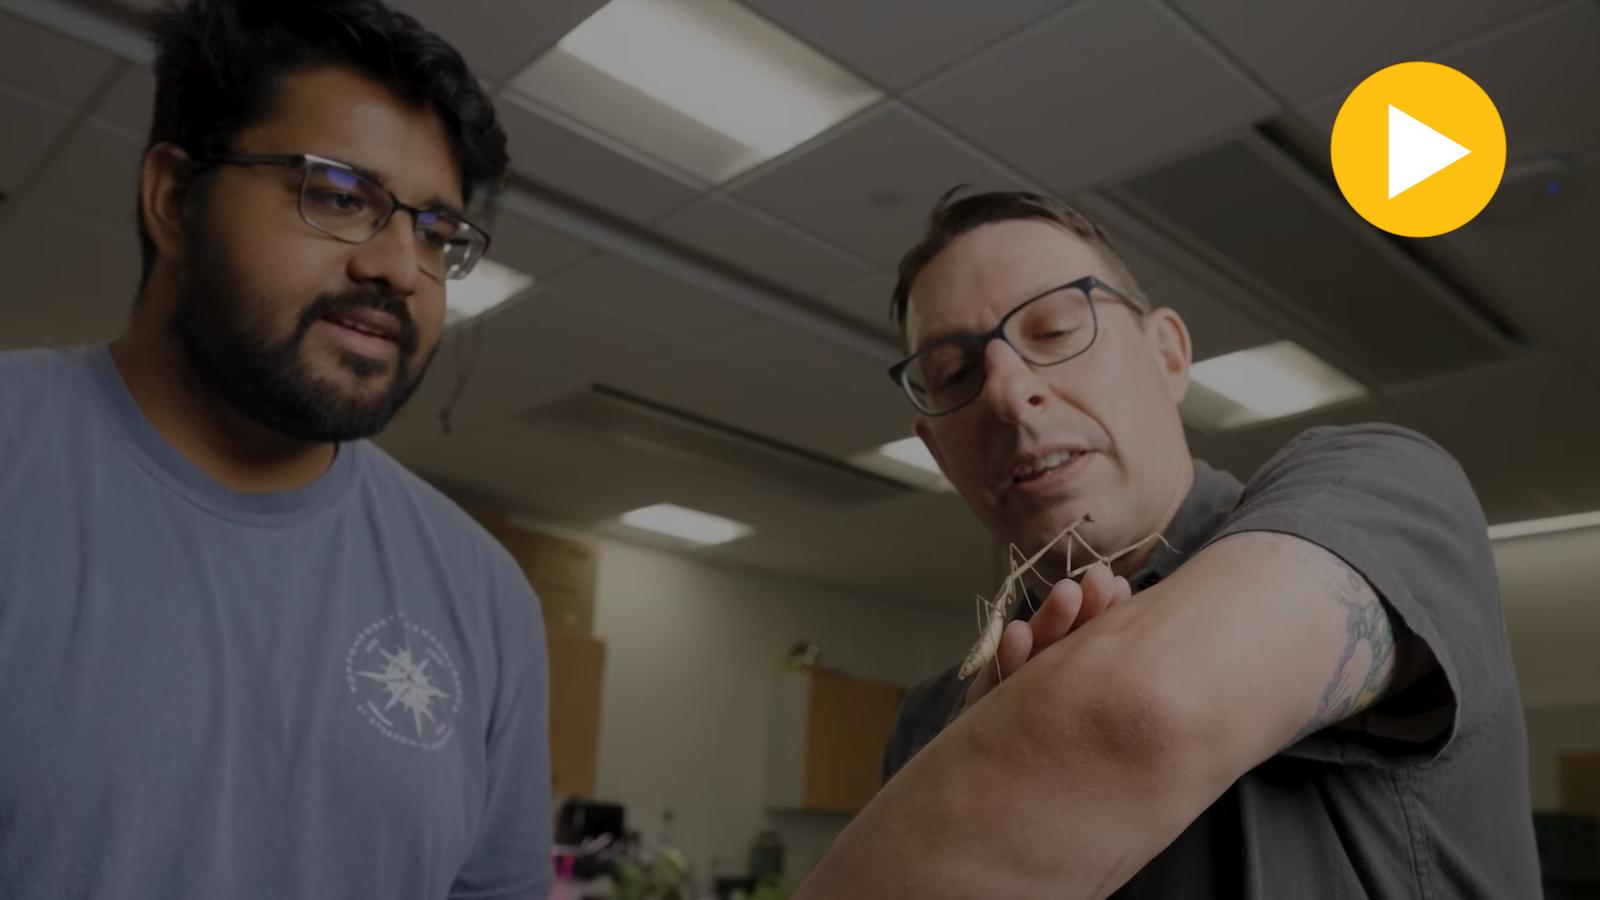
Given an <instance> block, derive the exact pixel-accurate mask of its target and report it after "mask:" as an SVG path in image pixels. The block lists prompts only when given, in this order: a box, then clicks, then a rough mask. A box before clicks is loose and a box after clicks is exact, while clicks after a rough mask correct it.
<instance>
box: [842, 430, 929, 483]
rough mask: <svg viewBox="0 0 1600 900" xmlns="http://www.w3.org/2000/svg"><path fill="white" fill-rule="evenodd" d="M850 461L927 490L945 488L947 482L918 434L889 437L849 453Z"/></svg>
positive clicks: (871, 470)
mask: <svg viewBox="0 0 1600 900" xmlns="http://www.w3.org/2000/svg"><path fill="white" fill-rule="evenodd" d="M850 462H851V463H852V464H854V465H857V466H860V467H861V468H863V469H866V470H867V471H869V472H876V473H878V474H879V475H884V476H887V477H889V478H893V479H895V480H897V481H902V482H905V483H906V484H910V485H913V486H915V487H919V488H922V489H924V490H930V491H947V490H950V489H951V485H950V482H949V481H948V480H946V479H945V477H944V473H943V472H941V471H939V463H938V462H936V461H935V460H934V458H933V454H932V453H929V452H928V446H927V445H926V444H924V443H923V442H922V439H921V438H918V437H908V438H903V439H901V440H898V441H891V442H890V443H887V444H884V445H883V446H882V447H878V448H877V449H875V450H868V451H867V452H865V453H860V454H857V455H856V456H853V457H851V459H850Z"/></svg>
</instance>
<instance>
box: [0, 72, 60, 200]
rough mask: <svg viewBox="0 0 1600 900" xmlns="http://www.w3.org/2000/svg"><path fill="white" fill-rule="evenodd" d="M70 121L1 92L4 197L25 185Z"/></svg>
mask: <svg viewBox="0 0 1600 900" xmlns="http://www.w3.org/2000/svg"><path fill="white" fill-rule="evenodd" d="M67 122H68V116H67V115H66V114H65V113H63V112H59V111H57V110H54V109H50V108H48V107H45V106H42V105H40V104H38V103H34V102H33V101H31V100H24V99H22V98H21V97H18V96H15V95H13V94H11V93H8V92H6V91H4V90H0V123H4V125H3V127H0V194H10V193H13V192H15V191H16V190H17V188H19V187H21V186H22V183H23V182H24V181H25V180H26V179H27V178H28V176H30V175H32V174H33V171H34V169H35V168H37V167H38V165H39V164H40V163H41V162H43V161H44V154H45V151H47V150H49V149H50V146H51V144H53V143H55V140H56V137H57V136H58V135H60V134H61V129H62V128H64V127H66V124H67Z"/></svg>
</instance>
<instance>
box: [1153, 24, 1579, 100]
mask: <svg viewBox="0 0 1600 900" xmlns="http://www.w3.org/2000/svg"><path fill="white" fill-rule="evenodd" d="M1174 2H1175V5H1176V6H1178V8H1180V9H1181V10H1182V11H1183V12H1184V13H1185V14H1187V15H1189V16H1190V17H1191V18H1193V19H1194V21H1195V22H1196V23H1197V24H1198V25H1199V26H1200V27H1201V28H1202V29H1204V30H1205V31H1206V32H1207V33H1208V34H1210V35H1211V36H1212V37H1214V38H1216V39H1217V40H1218V42H1220V43H1221V44H1222V45H1223V46H1225V47H1227V48H1228V49H1229V50H1230V51H1231V52H1232V53H1233V55H1234V56H1235V57H1237V58H1238V59H1239V61H1240V62H1241V63H1243V64H1244V65H1245V67H1246V68H1248V69H1250V70H1251V71H1252V72H1254V73H1255V74H1256V75H1259V76H1260V77H1261V78H1262V79H1263V80H1264V81H1265V82H1266V83H1267V84H1268V85H1270V86H1271V87H1272V88H1273V89H1274V90H1276V91H1277V92H1278V93H1279V94H1281V95H1282V96H1283V97H1284V98H1286V99H1287V100H1288V101H1289V102H1291V103H1300V102H1303V101H1306V100H1310V99H1312V98H1314V97H1316V96H1317V95H1319V94H1321V93H1323V92H1325V91H1329V90H1333V89H1334V88H1337V87H1340V86H1341V85H1346V84H1354V83H1356V82H1359V81H1361V80H1362V79H1364V78H1366V77H1367V76H1368V75H1371V74H1372V73H1374V72H1376V71H1378V70H1379V69H1382V68H1385V67H1387V66H1391V65H1394V64H1396V63H1401V62H1406V61H1408V60H1413V59H1421V58H1424V57H1425V56H1426V54H1428V53H1431V52H1434V51H1437V50H1438V49H1439V48H1441V47H1445V46H1448V45H1450V44H1453V43H1456V42H1458V41H1460V40H1462V39H1464V38H1467V37H1469V36H1471V35H1473V34H1477V33H1478V32H1481V31H1484V30H1485V29H1488V28H1491V27H1493V26H1495V25H1497V24H1500V23H1502V22H1505V21H1507V20H1509V19H1512V18H1515V17H1516V16H1519V15H1523V14H1526V13H1527V12H1529V11H1530V10H1532V9H1534V8H1536V7H1537V6H1539V5H1540V3H1539V0H1409V2H1406V3H1329V2H1316V3H1304V2H1302V3H1261V2H1259V0H1174ZM1543 2H1545V3H1548V2H1549V0H1543Z"/></svg>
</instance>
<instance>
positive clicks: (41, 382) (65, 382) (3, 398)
mask: <svg viewBox="0 0 1600 900" xmlns="http://www.w3.org/2000/svg"><path fill="white" fill-rule="evenodd" d="M81 352H82V351H77V350H7V351H4V352H0V415H4V414H5V413H7V412H15V411H16V410H19V409H21V408H22V407H24V406H30V405H32V404H33V403H34V402H35V401H37V400H39V399H42V398H45V397H47V396H48V395H49V394H52V393H59V392H61V391H64V390H66V389H68V388H69V387H71V386H72V385H73V384H74V383H75V382H76V376H77V369H78V366H79V365H80V363H81Z"/></svg>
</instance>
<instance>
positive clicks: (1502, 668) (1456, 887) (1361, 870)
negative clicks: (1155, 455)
mask: <svg viewBox="0 0 1600 900" xmlns="http://www.w3.org/2000/svg"><path fill="white" fill-rule="evenodd" d="M1244 531H1270V532H1279V533H1284V534H1291V535H1295V536H1297V537H1301V538H1304V539H1306V540H1308V541H1311V542H1312V543H1315V544H1318V545H1320V546H1322V547H1324V548H1326V549H1327V550H1329V551H1331V552H1333V553H1334V554H1335V555H1337V556H1339V557H1340V558H1341V559H1343V560H1344V561H1345V562H1346V563H1348V564H1349V565H1351V566H1352V567H1354V568H1355V569H1356V570H1357V571H1359V572H1361V574H1362V575H1364V576H1366V578H1367V580H1368V581H1370V582H1371V583H1372V585H1373V587H1374V588H1376V589H1377V591H1378V593H1379V595H1380V596H1381V597H1382V598H1383V600H1384V603H1385V604H1386V605H1387V607H1388V609H1389V611H1390V613H1391V620H1392V621H1393V623H1394V625H1395V628H1396V630H1397V632H1401V631H1404V632H1409V633H1411V634H1412V635H1414V636H1416V638H1418V639H1419V640H1420V641H1421V643H1422V644H1424V645H1426V647H1427V648H1428V649H1429V650H1430V651H1432V653H1433V655H1434V657H1435V658H1436V659H1437V660H1438V662H1439V670H1438V671H1436V672H1435V673H1434V674H1432V675H1430V676H1427V677H1425V678H1423V679H1422V680H1421V681H1419V682H1418V683H1416V684H1414V685H1413V686H1411V687H1410V688H1408V689H1407V690H1405V691H1403V692H1401V693H1399V694H1397V695H1395V696H1392V697H1390V698H1388V699H1386V700H1385V701H1383V702H1382V703H1380V704H1378V705H1377V706H1375V707H1373V708H1372V709H1370V710H1368V711H1367V712H1366V713H1363V714H1362V715H1360V716H1358V717H1357V718H1356V719H1355V720H1353V721H1350V722H1347V723H1345V724H1343V725H1340V726H1336V727H1333V728H1328V729H1324V730H1323V731H1321V732H1319V733H1317V734H1313V735H1311V736H1309V737H1307V738H1305V739H1304V740H1302V741H1300V742H1299V743H1297V744H1295V745H1294V746H1292V747H1289V748H1287V749H1286V750H1284V751H1283V752H1282V753H1280V754H1278V755H1277V756H1274V757H1272V758H1271V759H1269V760H1268V761H1267V762H1265V763H1263V764H1262V765H1260V766H1258V767H1257V768H1255V769H1253V770H1251V771H1250V772H1248V773H1246V774H1245V775H1244V776H1243V777H1242V778H1240V779H1239V780H1238V781H1237V782H1235V783H1234V785H1233V786H1232V787H1231V788H1230V789H1229V790H1228V791H1227V792H1226V793H1225V794H1224V795H1223V796H1222V797H1221V799H1219V800H1218V801H1217V802H1216V803H1215V804H1213V805H1212V806H1211V808H1210V809H1209V810H1207V811H1206V812H1205V813H1204V814H1202V815H1201V816H1200V817H1199V818H1198V819H1197V820H1196V821H1195V822H1194V823H1193V824H1192V825H1191V826H1190V827H1189V828H1188V829H1187V830H1185V831H1184V832H1183V833H1182V834H1181V835H1179V837H1178V838H1177V839H1176V840H1175V841H1174V842H1173V843H1172V844H1171V845H1169V846H1168V847H1167V848H1166V849H1165V850H1163V851H1162V852H1161V853H1160V854H1159V855H1158V856H1156V857H1155V858H1154V859H1153V860H1151V861H1150V863H1149V864H1148V865H1146V866H1145V868H1143V869H1142V870H1140V871H1139V873H1138V874H1136V875H1135V876H1134V877H1133V879H1132V880H1131V881H1129V882H1128V884H1126V885H1124V886H1123V887H1122V889H1121V890H1119V891H1117V892H1116V893H1115V894H1113V895H1112V896H1113V897H1114V898H1118V900H1145V898H1161V900H1209V898H1233V897H1244V898H1251V900H1281V898H1285V897H1294V898H1297V900H1299V898H1330V900H1331V898H1340V900H1344V898H1372V900H1377V898H1386V900H1387V898H1408V900H1410V898H1423V900H1426V898H1452V900H1454V898H1515V900H1523V898H1536V897H1539V896H1540V894H1541V889H1540V885H1539V866H1538V855H1537V852H1536V850H1535V846H1534V840H1533V813H1532V809H1531V805H1530V801H1529V797H1528V765H1527V739H1526V736H1525V734H1524V730H1523V720H1522V707H1521V701H1520V699H1519V697H1518V694H1517V683H1516V675H1515V672H1514V671H1513V669H1512V665H1511V653H1510V647H1509V644H1508V643H1507V640H1506V632H1505V624H1504V619H1503V616H1502V612H1501V607H1500V593H1499V582H1498V580H1497V579H1496V577H1495V569H1494V557H1493V556H1492V554H1491V553H1490V548H1489V540H1488V534H1487V528H1486V526H1485V522H1484V518H1483V513H1482V510H1481V509H1480V507H1479V505H1478V501H1477V498H1476V496H1475V495H1474V493H1473V492H1472V488H1471V486H1470V485H1469V483H1468V481H1467V479H1466V476H1465V474H1464V473H1463V472H1462V471H1461V468H1460V467H1459V466H1458V465H1457V464H1456V463H1455V461H1454V460H1452V459H1451V458H1450V457H1449V456H1448V455H1447V454H1446V453H1445V451H1444V450H1443V449H1441V448H1440V447H1439V446H1438V445H1437V444H1435V443H1433V442H1432V441H1430V440H1428V439H1427V438H1426V437H1423V436H1422V435H1420V434H1417V433H1416V432H1413V431H1409V430H1406V429H1402V428H1397V427H1394V426H1390V425H1363V426H1350V427H1341V428H1315V429H1311V430H1309V431H1307V432H1305V433H1304V434H1302V435H1301V436H1300V437H1298V438H1296V439H1295V440H1294V441H1292V442H1290V444H1289V445H1288V446H1286V447H1285V448H1284V449H1283V450H1281V451H1280V452H1279V453H1278V454H1277V455H1276V456H1275V457H1273V459H1272V460H1270V461H1269V462H1268V463H1267V464H1266V465H1265V466H1263V467H1262V468H1261V470H1260V471H1259V472H1258V473H1256V475H1255V477H1254V478H1252V479H1251V481H1250V483H1249V484H1248V485H1243V484H1241V483H1240V482H1239V481H1238V480H1237V479H1235V478H1234V477H1233V476H1231V475H1228V474H1227V473H1225V472H1219V471H1217V470H1215V469H1212V468H1211V467H1210V466H1208V465H1206V464H1205V463H1203V462H1200V461H1196V462H1195V483H1194V488H1193V489H1192V490H1191V491H1190V493H1189V496H1188V498H1187V499H1186V500H1185V501H1184V503H1183V505H1182V507H1181V508H1180V510H1179V512H1178V515H1177V517H1176V518H1175V519H1174V521H1173V523H1172V524H1171V526H1170V527H1169V528H1168V530H1167V531H1166V532H1165V535H1166V537H1167V538H1168V540H1169V541H1171V543H1172V544H1173V545H1174V546H1175V547H1176V551H1177V552H1171V551H1168V550H1166V549H1165V548H1160V549H1158V550H1157V551H1156V552H1155V553H1153V554H1152V555H1151V559H1150V560H1149V562H1148V563H1147V564H1146V565H1145V567H1144V568H1143V569H1142V570H1141V571H1140V572H1139V573H1137V574H1136V575H1135V576H1134V577H1133V578H1132V579H1130V581H1131V582H1132V586H1133V588H1134V590H1135V592H1137V591H1140V590H1143V589H1145V588H1148V587H1150V586H1151V585H1153V584H1155V583H1157V582H1159V581H1160V580H1161V579H1163V578H1165V577H1167V576H1168V575H1170V574H1172V572H1173V571H1175V570H1176V569H1177V568H1178V566H1179V565H1181V564H1182V563H1183V562H1184V560H1185V559H1187V558H1188V557H1190V556H1192V555H1193V554H1195V553H1197V552H1199V551H1200V550H1202V549H1204V547H1205V546H1207V545H1208V544H1210V543H1211V542H1213V541H1216V540H1218V539H1220V538H1222V537H1224V536H1226V535H1230V534H1236V533H1239V532H1244ZM1129 602H1133V603H1137V602H1138V597H1137V596H1135V597H1134V598H1133V599H1132V600H1130V601H1129ZM1024 608H1026V607H1024ZM1330 675H1331V673H1330ZM964 690H965V684H963V683H961V682H959V681H957V680H956V678H955V675H954V670H951V671H950V672H946V673H944V674H943V675H940V676H939V677H938V678H935V679H930V680H929V681H928V682H925V683H923V684H922V685H919V686H918V687H917V688H915V689H913V690H912V691H911V692H910V693H909V694H908V695H907V700H906V702H905V704H904V705H903V707H902V709H901V712H900V717H899V720H898V722H897V723H896V726H895V729H894V733H893V735H892V736H891V738H890V741H889V746H888V749H887V751H886V753H885V759H884V773H885V777H886V778H887V777H891V776H892V775H893V774H894V773H895V772H897V771H899V769H900V767H901V766H903V765H905V763H906V761H907V760H909V759H910V758H911V756H912V755H913V754H915V753H916V752H917V751H918V750H919V749H920V748H921V747H922V746H924V745H926V744H927V742H928V741H930V740H932V739H933V737H934V736H936V735H937V733H938V732H939V731H940V730H941V729H942V728H943V727H944V725H946V724H947V723H948V722H949V720H950V719H951V718H952V717H953V716H954V715H955V713H956V712H958V711H959V708H960V704H961V700H962V697H963V695H964Z"/></svg>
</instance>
